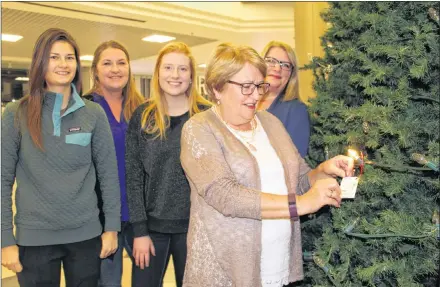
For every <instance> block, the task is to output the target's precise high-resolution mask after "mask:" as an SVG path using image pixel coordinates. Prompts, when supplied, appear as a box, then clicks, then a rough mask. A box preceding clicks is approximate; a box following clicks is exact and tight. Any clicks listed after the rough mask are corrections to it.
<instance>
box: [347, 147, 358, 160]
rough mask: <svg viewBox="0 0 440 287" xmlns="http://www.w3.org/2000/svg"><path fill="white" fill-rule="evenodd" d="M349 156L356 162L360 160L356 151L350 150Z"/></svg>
mask: <svg viewBox="0 0 440 287" xmlns="http://www.w3.org/2000/svg"><path fill="white" fill-rule="evenodd" d="M348 156H350V157H352V158H354V159H355V160H358V159H359V154H358V152H357V151H356V150H354V149H349V150H348Z"/></svg>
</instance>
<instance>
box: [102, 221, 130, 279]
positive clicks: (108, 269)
mask: <svg viewBox="0 0 440 287" xmlns="http://www.w3.org/2000/svg"><path fill="white" fill-rule="evenodd" d="M132 246H133V230H132V228H131V224H130V223H128V222H121V232H118V250H117V251H116V253H115V254H113V255H111V256H109V257H107V258H105V259H102V262H101V277H100V278H99V284H98V286H99V287H121V279H122V270H123V261H124V259H123V257H122V254H123V250H124V248H125V250H126V251H127V253H128V255H129V256H130V259H131V261H132V267H133V266H135V265H134V263H133V262H134V259H133V249H132ZM133 271H134V268H132V272H131V273H132V275H131V276H132V277H133Z"/></svg>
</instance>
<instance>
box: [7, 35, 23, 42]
mask: <svg viewBox="0 0 440 287" xmlns="http://www.w3.org/2000/svg"><path fill="white" fill-rule="evenodd" d="M21 38H23V36H20V35H11V34H3V33H2V41H7V42H17V41H18V40H20V39H21Z"/></svg>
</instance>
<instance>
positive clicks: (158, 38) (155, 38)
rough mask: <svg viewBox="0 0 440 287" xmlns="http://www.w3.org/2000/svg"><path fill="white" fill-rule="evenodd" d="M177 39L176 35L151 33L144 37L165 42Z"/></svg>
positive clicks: (151, 40)
mask: <svg viewBox="0 0 440 287" xmlns="http://www.w3.org/2000/svg"><path fill="white" fill-rule="evenodd" d="M174 39H176V37H170V36H164V35H156V34H155V35H150V36H148V37H145V38H143V39H142V41H146V42H155V43H165V42H169V41H172V40H174Z"/></svg>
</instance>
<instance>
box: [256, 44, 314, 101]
mask: <svg viewBox="0 0 440 287" xmlns="http://www.w3.org/2000/svg"><path fill="white" fill-rule="evenodd" d="M273 47H278V48H281V49H283V50H284V51H285V52H286V53H287V57H289V60H290V62H291V63H292V64H293V70H292V72H291V73H290V78H289V81H288V82H287V85H286V88H285V89H284V97H283V98H282V101H291V100H294V99H298V100H300V101H301V102H303V103H305V104H306V103H307V97H301V95H300V94H299V78H298V60H297V59H296V54H295V51H294V50H293V48H292V47H291V46H290V45H288V44H286V43H284V42H280V41H270V42H269V43H268V44H267V45H266V47H264V49H263V52H262V53H261V56H262V57H263V58H265V57H266V56H267V53H269V51H270V49H272V48H273Z"/></svg>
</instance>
